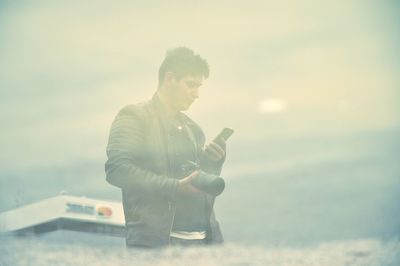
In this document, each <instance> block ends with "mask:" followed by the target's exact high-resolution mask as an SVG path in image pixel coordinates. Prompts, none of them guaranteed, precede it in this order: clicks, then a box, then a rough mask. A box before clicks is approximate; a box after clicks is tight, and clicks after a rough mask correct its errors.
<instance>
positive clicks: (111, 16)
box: [0, 0, 400, 247]
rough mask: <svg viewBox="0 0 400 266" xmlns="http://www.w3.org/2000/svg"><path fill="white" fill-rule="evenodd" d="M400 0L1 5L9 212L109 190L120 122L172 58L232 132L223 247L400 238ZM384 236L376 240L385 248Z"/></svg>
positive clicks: (198, 107) (200, 117)
mask: <svg viewBox="0 0 400 266" xmlns="http://www.w3.org/2000/svg"><path fill="white" fill-rule="evenodd" d="M398 10H399V5H398V3H397V2H396V1H379V2H378V1H350V2H349V1H334V2H332V1H330V2H329V1H316V0H306V1H289V0H287V1H280V2H279V3H277V2H276V1H255V0H254V1H253V0H252V1H241V2H239V3H233V2H229V1H218V3H215V2H211V1H168V2H161V1H145V2H138V1H120V2H118V3H116V2H109V1H85V2H84V3H82V2H79V3H78V2H70V1H67V2H60V1H35V2H29V1H13V2H11V1H2V2H1V3H0V39H1V42H0V58H1V60H0V88H1V94H0V96H1V97H0V103H1V105H0V122H1V125H2V130H1V133H0V136H1V138H0V142H1V143H0V144H1V148H2V152H1V153H0V161H1V167H0V211H5V210H9V209H13V208H15V207H17V206H21V205H24V204H28V203H31V202H34V201H37V200H40V199H44V198H47V197H52V196H55V195H58V193H59V192H60V191H62V190H63V191H67V193H69V194H71V195H78V196H79V195H86V196H88V197H95V198H101V199H114V200H115V199H116V200H120V198H121V196H120V191H119V190H118V189H116V188H113V187H112V186H110V185H109V184H107V183H106V181H105V173H104V162H105V160H106V155H105V147H106V144H107V138H108V132H109V129H110V126H111V122H112V120H113V118H114V117H115V115H116V114H117V113H118V111H119V110H120V109H121V108H122V107H123V106H125V105H127V104H132V103H137V102H141V101H144V100H147V99H149V98H150V97H151V96H152V95H153V93H154V92H155V90H156V88H157V71H158V67H159V65H160V63H161V61H162V59H163V58H164V55H165V52H166V51H167V49H170V48H173V47H176V46H187V47H190V48H192V49H193V50H195V51H196V52H198V53H199V54H200V55H202V56H203V57H204V58H205V59H207V61H208V63H209V65H210V70H211V74H210V77H209V79H208V80H206V81H205V82H204V85H203V86H202V87H201V90H200V98H199V99H198V100H197V101H196V102H195V103H194V105H193V106H192V108H191V109H190V110H189V111H188V112H187V114H188V115H189V116H190V117H191V118H193V119H194V120H195V121H196V122H198V123H199V124H200V125H201V126H202V128H203V130H204V132H205V134H206V136H207V139H208V140H211V139H212V138H213V137H214V136H215V135H216V134H217V133H218V132H219V131H220V130H221V129H222V128H223V127H231V128H234V129H235V133H234V135H233V136H232V138H231V139H230V140H229V142H228V152H227V160H226V162H225V166H224V170H223V172H222V176H223V177H224V178H225V180H226V189H225V192H224V193H223V194H222V195H221V196H219V198H218V199H217V201H216V210H217V217H218V218H219V220H220V223H221V225H222V230H223V232H224V233H225V238H226V240H227V241H228V242H229V243H230V242H234V243H240V244H260V245H267V246H268V245H276V244H279V245H283V246H290V247H306V246H308V245H319V244H321V243H325V242H326V241H351V240H357V239H370V238H371V239H377V240H376V241H378V240H379V241H381V240H382V241H389V240H391V239H397V238H398V237H399V233H400V231H399V228H400V212H399V209H398V206H397V203H398V202H399V199H400V193H399V192H400V179H399V177H400V166H399V163H398V160H399V157H400V152H399V151H400V149H399V148H400V145H399V144H400V140H399V133H400V118H399V111H400V97H399V96H400V92H399V88H400V86H399V85H400V78H399V75H398V70H399V67H400V60H399V59H400V58H399V49H398V48H399V43H400V36H399V32H398V26H399V17H398V15H397V14H398ZM374 241H375V240H374Z"/></svg>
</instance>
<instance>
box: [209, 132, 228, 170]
mask: <svg viewBox="0 0 400 266" xmlns="http://www.w3.org/2000/svg"><path fill="white" fill-rule="evenodd" d="M232 134H233V129H230V128H224V129H223V130H222V131H221V133H219V134H218V136H216V137H215V138H214V140H213V141H212V142H210V143H209V144H208V145H206V146H205V147H204V155H205V156H206V157H207V158H208V159H209V160H212V161H214V162H219V161H221V160H223V159H225V150H226V141H227V140H228V138H229V137H230V136H231V135H232Z"/></svg>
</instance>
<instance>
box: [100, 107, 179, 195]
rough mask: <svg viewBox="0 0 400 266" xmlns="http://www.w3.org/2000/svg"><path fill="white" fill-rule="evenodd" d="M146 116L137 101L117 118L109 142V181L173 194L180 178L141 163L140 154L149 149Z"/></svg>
mask: <svg viewBox="0 0 400 266" xmlns="http://www.w3.org/2000/svg"><path fill="white" fill-rule="evenodd" d="M144 119H145V118H144V116H143V115H142V114H141V110H139V109H138V107H136V106H134V105H131V106H127V107H125V108H123V109H122V110H121V111H120V112H119V113H118V115H117V116H116V118H115V119H114V121H113V123H112V125H111V130H110V135H109V140H108V145H107V157H108V160H107V161H106V164H105V171H106V179H107V182H108V183H110V184H112V185H114V186H116V187H119V188H122V189H129V190H137V191H141V193H147V194H153V193H154V194H157V195H163V196H166V197H167V198H173V197H174V196H175V194H176V191H177V188H178V180H177V179H173V178H168V177H167V176H163V175H157V174H156V173H154V172H152V171H150V170H147V169H144V168H141V167H140V166H139V165H138V160H139V158H140V155H141V154H143V153H144V152H146V151H145V150H144V149H143V143H144V139H145V130H146V129H145V122H146V121H144Z"/></svg>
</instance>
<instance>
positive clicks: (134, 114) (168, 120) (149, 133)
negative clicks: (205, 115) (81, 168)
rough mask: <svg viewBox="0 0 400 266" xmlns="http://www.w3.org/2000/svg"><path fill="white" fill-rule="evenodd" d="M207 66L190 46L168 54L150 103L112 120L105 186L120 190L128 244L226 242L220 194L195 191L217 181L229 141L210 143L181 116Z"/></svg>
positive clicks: (194, 96) (196, 93)
mask: <svg viewBox="0 0 400 266" xmlns="http://www.w3.org/2000/svg"><path fill="white" fill-rule="evenodd" d="M208 75H209V68H208V64H207V62H206V61H205V60H204V59H202V58H201V57H200V56H199V55H196V54H194V52H193V51H192V50H190V49H188V48H186V47H179V48H175V49H173V50H171V51H169V52H168V53H167V55H166V57H165V59H164V61H163V62H162V64H161V66H160V69H159V86H158V90H157V91H156V93H155V94H154V96H153V98H152V99H151V100H150V101H148V102H145V103H140V104H136V105H128V106H126V107H124V108H123V109H122V110H121V111H120V112H119V113H118V115H117V116H116V118H115V119H114V121H113V123H112V126H111V130H110V136H109V142H108V146H107V156H108V160H107V162H106V165H105V170H106V176H107V181H108V182H109V183H110V184H112V185H114V186H117V187H119V188H121V189H122V199H123V206H124V213H125V222H126V231H127V232H126V244H127V246H133V247H158V246H165V245H169V244H184V245H190V244H208V243H222V242H223V237H222V234H221V231H220V228H219V224H218V222H217V221H216V219H215V215H214V211H213V205H214V199H215V196H213V195H210V194H208V193H205V192H204V191H202V190H200V189H198V188H196V187H195V186H194V185H193V179H194V178H196V177H198V175H199V169H195V168H191V167H190V166H191V165H193V164H191V163H190V162H194V163H195V164H197V165H198V166H199V168H200V169H201V171H202V172H201V173H202V174H204V173H206V174H207V173H208V174H214V175H219V174H220V172H221V168H222V164H223V163H224V161H225V142H224V141H223V142H222V144H220V145H217V144H216V143H214V142H211V143H209V144H208V145H204V144H205V137H204V133H203V131H202V130H201V128H200V127H199V126H198V125H197V124H196V123H195V122H194V121H192V120H191V119H190V118H189V117H188V116H186V115H185V114H183V113H182V111H185V110H187V109H189V107H190V106H191V104H192V103H193V102H194V101H195V100H196V99H197V98H198V97H199V87H200V86H201V85H202V82H203V80H204V79H206V78H207V77H208Z"/></svg>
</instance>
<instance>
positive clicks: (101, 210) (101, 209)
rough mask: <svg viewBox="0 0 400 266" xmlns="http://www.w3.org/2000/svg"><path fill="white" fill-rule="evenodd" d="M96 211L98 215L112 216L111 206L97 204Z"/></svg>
mask: <svg viewBox="0 0 400 266" xmlns="http://www.w3.org/2000/svg"><path fill="white" fill-rule="evenodd" d="M96 213H97V216H99V217H104V218H109V217H111V216H112V214H113V212H112V209H111V207H108V206H104V205H99V206H97V207H96Z"/></svg>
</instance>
